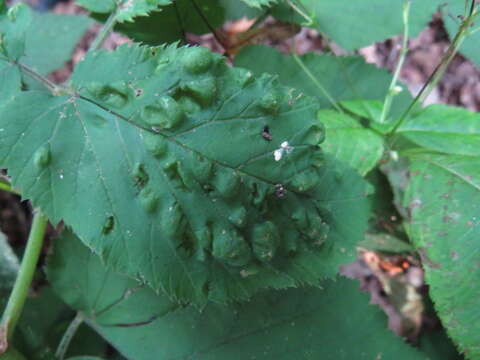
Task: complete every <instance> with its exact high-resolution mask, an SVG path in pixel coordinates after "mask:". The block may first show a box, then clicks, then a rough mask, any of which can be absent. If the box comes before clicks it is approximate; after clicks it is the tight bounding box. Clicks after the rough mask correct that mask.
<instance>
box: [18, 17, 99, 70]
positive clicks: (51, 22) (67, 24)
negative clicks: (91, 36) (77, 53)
mask: <svg viewBox="0 0 480 360" xmlns="http://www.w3.org/2000/svg"><path fill="white" fill-rule="evenodd" d="M91 24H92V21H91V20H90V19H89V18H87V17H86V16H82V15H57V14H50V13H47V14H37V13H35V14H34V16H33V19H32V23H31V25H30V26H29V28H28V31H27V32H26V45H25V57H23V58H22V59H21V62H22V63H23V64H25V65H28V66H30V67H31V68H33V69H35V70H36V71H37V72H39V73H41V74H48V73H50V72H52V71H54V70H57V69H59V68H61V67H62V66H63V65H64V64H65V63H66V62H67V61H68V60H70V59H71V57H72V53H73V50H74V49H75V46H76V44H77V43H78V42H79V41H80V39H81V37H82V36H83V35H84V34H85V31H86V30H87V29H88V28H89V27H90V25H91ZM52 39H53V41H52Z"/></svg>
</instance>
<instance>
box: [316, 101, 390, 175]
mask: <svg viewBox="0 0 480 360" xmlns="http://www.w3.org/2000/svg"><path fill="white" fill-rule="evenodd" d="M318 120H319V121H321V122H322V123H323V124H324V125H325V128H326V133H327V136H326V137H325V142H324V143H323V144H322V148H323V149H324V150H325V152H327V153H329V154H332V155H333V156H334V157H335V158H336V159H339V160H341V161H343V162H345V163H346V164H348V165H349V166H351V167H353V168H355V169H357V170H358V172H359V173H360V174H361V175H362V176H364V175H366V174H367V173H368V172H369V171H370V170H372V169H373V168H374V167H375V166H376V165H377V163H378V161H379V160H380V159H381V157H382V155H383V139H382V137H381V136H379V135H378V134H376V133H375V132H373V131H372V130H369V129H367V128H365V127H363V126H361V125H360V124H359V122H358V121H357V120H355V119H353V118H351V117H349V116H348V115H345V114H342V113H339V112H336V111H334V110H322V111H319V112H318Z"/></svg>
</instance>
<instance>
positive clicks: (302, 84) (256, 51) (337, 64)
mask: <svg viewBox="0 0 480 360" xmlns="http://www.w3.org/2000/svg"><path fill="white" fill-rule="evenodd" d="M299 59H300V61H301V62H302V63H303V64H304V66H305V68H306V69H308V71H309V72H310V73H311V75H312V76H309V74H308V73H307V72H306V71H305V70H304V69H302V66H301V65H300V64H299V63H298V62H297V61H295V59H294V58H293V57H292V56H287V55H283V54H281V53H280V52H278V51H276V50H274V49H272V48H269V47H266V46H260V45H254V46H248V47H246V48H244V49H243V50H242V51H241V52H240V53H239V54H238V55H237V56H236V57H235V65H236V66H241V67H245V68H247V69H249V70H251V71H252V72H253V73H254V74H255V75H259V74H262V73H269V74H273V75H278V76H279V79H280V81H281V83H282V84H285V85H288V86H291V87H294V88H296V89H298V90H300V91H302V92H304V93H305V94H307V95H310V96H315V97H317V98H318V99H319V101H320V105H321V106H322V107H331V106H332V104H331V102H330V101H329V100H328V99H327V97H326V96H325V94H324V91H323V90H322V88H323V89H325V91H326V93H328V94H329V96H330V97H331V98H332V99H333V100H334V101H335V102H337V103H338V102H340V101H345V100H359V99H362V100H368V99H370V100H381V101H382V102H383V100H384V99H385V95H386V94H387V91H388V88H389V86H390V82H391V74H389V73H388V72H387V71H385V70H383V69H378V68H377V67H375V66H374V65H371V64H367V63H365V60H364V59H363V58H362V57H360V56H331V55H317V54H313V53H309V54H306V55H303V56H300V57H299ZM410 101H411V96H410V95H409V94H408V91H404V92H402V93H400V94H399V95H398V96H397V97H396V98H395V101H394V103H393V106H392V110H391V115H392V117H395V116H399V115H400V114H401V113H402V112H403V111H404V110H405V108H406V107H407V106H408V104H409V103H410ZM366 110H367V111H368V110H369V109H368V108H366ZM368 112H369V111H368Z"/></svg>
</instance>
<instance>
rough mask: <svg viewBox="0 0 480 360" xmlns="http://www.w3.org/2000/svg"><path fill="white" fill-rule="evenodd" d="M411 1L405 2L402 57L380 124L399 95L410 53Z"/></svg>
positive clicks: (399, 60)
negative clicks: (401, 75) (399, 85)
mask: <svg viewBox="0 0 480 360" xmlns="http://www.w3.org/2000/svg"><path fill="white" fill-rule="evenodd" d="M410 4H411V2H410V0H408V1H406V2H404V4H403V41H402V49H401V50H400V57H399V59H398V63H397V66H396V68H395V72H394V74H393V78H392V82H391V83H390V87H389V88H388V92H387V95H386V97H385V102H384V103H383V109H382V114H381V115H380V123H384V122H385V121H386V119H387V116H388V113H389V112H390V108H391V106H392V102H393V98H394V97H395V96H396V95H398V91H397V90H396V86H397V81H398V78H399V76H400V72H401V70H402V68H403V63H404V62H405V58H406V56H407V53H408V33H409V29H408V27H409V26H408V23H409V14H410Z"/></svg>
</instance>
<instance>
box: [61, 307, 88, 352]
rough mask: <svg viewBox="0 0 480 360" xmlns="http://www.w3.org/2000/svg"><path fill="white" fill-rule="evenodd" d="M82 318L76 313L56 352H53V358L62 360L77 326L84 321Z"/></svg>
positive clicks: (80, 314)
mask: <svg viewBox="0 0 480 360" xmlns="http://www.w3.org/2000/svg"><path fill="white" fill-rule="evenodd" d="M84 319H85V318H84V316H83V314H82V313H81V312H77V315H76V316H75V317H74V318H73V320H72V321H71V323H70V325H68V328H67V330H65V333H64V334H63V337H62V340H60V344H58V347H57V351H55V357H56V358H57V359H58V360H63V359H64V358H65V355H66V353H67V350H68V347H69V346H70V342H71V341H72V339H73V337H74V336H75V334H76V332H77V330H78V328H79V326H80V325H81V324H82V323H83V321H84Z"/></svg>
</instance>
